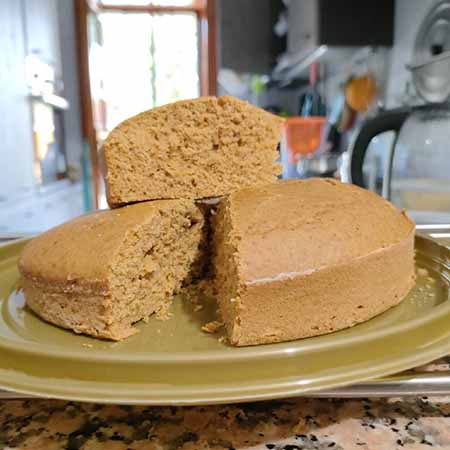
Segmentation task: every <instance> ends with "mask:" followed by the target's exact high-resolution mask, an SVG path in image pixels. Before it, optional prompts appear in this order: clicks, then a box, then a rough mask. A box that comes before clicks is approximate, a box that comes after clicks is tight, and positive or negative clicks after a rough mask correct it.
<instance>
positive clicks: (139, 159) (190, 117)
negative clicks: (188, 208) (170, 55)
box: [103, 96, 282, 207]
mask: <svg viewBox="0 0 450 450" xmlns="http://www.w3.org/2000/svg"><path fill="white" fill-rule="evenodd" d="M281 123H282V120H281V119H280V118H279V117H277V116H274V115H272V114H270V113H268V112H266V111H264V110H262V109H259V108H256V107H255V106H252V105H250V104H249V103H247V102H244V101H242V100H238V99H236V98H234V97H228V96H225V97H219V98H216V97H200V98H198V99H195V100H186V101H179V102H175V103H171V104H168V105H165V106H161V107H159V108H155V109H152V110H149V111H146V112H143V113H141V114H138V115H137V116H134V117H132V118H130V119H128V120H126V121H124V122H122V123H121V124H119V125H118V126H117V127H116V128H115V129H114V130H112V131H111V133H110V134H109V135H108V137H107V139H106V141H105V143H104V145H103V167H104V171H105V182H106V189H107V197H108V203H109V205H110V206H111V207H117V206H120V205H123V204H127V203H131V202H138V201H144V200H153V199H173V198H189V199H200V198H208V197H217V196H222V195H224V194H228V193H230V192H233V191H235V190H237V189H240V188H244V187H251V186H261V185H264V184H267V183H270V182H272V181H275V180H276V176H277V175H278V173H279V172H280V166H279V164H277V163H276V162H275V161H276V159H277V157H278V153H277V144H278V140H279V137H280V132H281Z"/></svg>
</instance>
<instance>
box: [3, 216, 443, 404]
mask: <svg viewBox="0 0 450 450" xmlns="http://www.w3.org/2000/svg"><path fill="white" fill-rule="evenodd" d="M417 230H418V231H420V232H421V233H424V234H427V235H428V236H430V237H431V238H433V239H435V240H437V241H438V242H440V243H441V245H445V246H447V247H450V224H438V225H417ZM25 237H27V238H28V237H30V236H22V235H14V234H0V246H1V245H3V244H4V243H6V242H11V240H15V239H21V238H25ZM422 395H430V396H431V395H450V355H449V356H447V357H444V358H441V359H438V360H436V361H433V362H431V363H429V364H426V365H424V366H421V367H416V368H414V369H411V370H408V371H405V372H401V373H398V374H395V375H390V376H388V377H384V378H381V379H378V380H373V381H368V382H363V383H358V384H354V385H351V386H344V387H339V388H335V389H329V390H324V391H318V392H313V393H309V394H307V396H308V397H316V398H363V397H364V398H366V397H406V396H422ZM23 398H32V396H30V395H27V394H20V393H15V392H7V391H2V390H0V400H3V399H23Z"/></svg>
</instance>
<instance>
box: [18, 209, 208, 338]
mask: <svg viewBox="0 0 450 450" xmlns="http://www.w3.org/2000/svg"><path fill="white" fill-rule="evenodd" d="M202 228H203V216H202V214H201V212H200V211H199V209H198V208H197V207H196V206H195V205H194V203H193V202H191V201H189V200H161V201H153V202H144V203H139V204H135V205H130V206H126V207H124V208H121V209H117V210H110V211H99V212H95V213H91V214H87V215H84V216H81V217H79V218H76V219H74V220H71V221H69V222H67V223H65V224H63V225H60V226H58V227H56V228H53V229H51V230H49V231H47V232H46V233H44V234H42V235H40V236H38V237H36V238H34V239H32V240H31V241H30V242H29V243H28V244H27V245H26V247H25V248H24V251H23V253H22V255H21V257H20V260H19V270H20V273H21V279H20V282H19V285H20V287H21V288H22V289H23V291H24V294H25V300H26V304H27V306H28V307H29V308H30V309H32V310H33V311H34V312H35V313H36V314H37V315H38V316H40V317H42V318H43V319H45V320H47V321H48V322H51V323H53V324H56V325H59V326H61V327H64V328H69V329H72V330H74V331H75V332H77V333H85V334H89V335H92V336H95V337H99V338H107V339H113V340H120V339H124V338H126V337H128V336H130V335H131V334H134V333H135V332H136V329H135V328H134V327H133V326H132V325H133V324H134V323H135V322H138V321H139V320H141V319H144V320H145V319H147V318H148V317H149V316H150V315H151V314H153V313H156V314H158V315H159V316H161V317H163V316H165V315H167V314H168V308H169V307H170V304H171V298H172V296H173V294H174V293H175V292H176V291H177V290H178V289H179V288H180V287H181V286H182V284H183V282H184V281H185V280H188V279H189V277H190V272H191V270H192V268H193V267H195V266H196V261H197V259H198V258H200V257H201V251H200V247H201V242H202V233H203V230H202ZM197 266H198V265H197Z"/></svg>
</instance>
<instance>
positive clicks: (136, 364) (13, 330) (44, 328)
mask: <svg viewBox="0 0 450 450" xmlns="http://www.w3.org/2000/svg"><path fill="white" fill-rule="evenodd" d="M24 243H25V241H20V242H15V243H12V244H9V245H5V246H3V247H1V248H0V387H1V388H4V389H8V390H14V391H18V392H22V393H27V394H33V395H38V396H45V397H56V398H61V399H69V400H81V401H92V402H100V403H124V404H152V405H163V404H171V405H183V404H207V403H228V402H237V401H250V400H264V399H273V398H282V397H289V396H295V395H301V394H305V393H308V392H312V391H316V390H320V389H330V388H332V387H337V386H342V385H345V384H353V383H356V382H360V381H364V380H368V379H373V378H378V377H381V376H386V375H389V374H393V373H396V372H399V371H402V370H406V369H410V368H413V367H415V366H418V365H422V364H425V363H427V362H429V361H431V360H433V359H436V358H438V357H441V356H444V355H446V354H448V353H450V327H449V326H448V324H449V323H450V301H449V280H450V251H449V250H448V249H447V248H446V247H444V246H441V245H439V244H438V243H437V242H435V241H433V240H430V239H428V238H425V237H423V236H417V237H416V265H417V283H416V286H415V287H414V288H413V290H412V291H411V292H410V294H409V295H408V296H407V297H406V298H405V299H404V300H403V301H402V303H401V304H400V305H398V306H396V307H395V308H392V309H390V310H389V311H387V312H385V313H383V314H381V315H380V316H378V317H376V318H374V319H372V320H370V321H368V322H365V323H363V324H360V325H357V326H355V327H353V328H350V329H347V330H344V331H339V332H335V333H332V334H328V335H325V336H319V337H314V338H308V339H302V340H298V341H292V342H288V343H282V344H273V345H263V346H258V347H246V348H232V347H228V346H227V345H225V344H223V343H222V342H221V341H220V340H219V338H218V337H219V336H218V335H210V334H205V333H203V332H202V331H201V330H200V328H201V325H202V324H204V323H206V322H208V321H210V320H213V319H214V314H215V309H216V308H215V305H214V304H213V303H212V302H209V303H208V302H206V304H205V306H204V308H203V309H202V310H201V311H198V312H195V311H194V310H193V306H192V305H191V303H190V302H189V301H188V300H186V299H184V300H183V299H182V298H180V297H177V298H176V299H175V302H174V306H173V315H172V317H171V318H170V319H169V320H167V321H159V320H157V319H151V320H150V321H149V322H148V323H146V324H145V323H142V324H138V325H137V326H138V327H139V328H140V331H141V332H140V333H139V334H137V335H135V336H132V337H131V338H129V339H128V340H126V341H124V342H119V343H113V342H108V341H100V340H96V339H93V338H89V337H86V336H79V335H76V334H74V333H72V332H70V331H66V330H62V329H60V328H57V327H55V326H53V325H50V324H48V323H45V322H43V321H41V320H40V319H39V318H38V317H36V316H35V315H34V314H33V313H31V312H30V311H28V310H27V309H26V308H24V299H23V296H22V294H21V293H17V292H16V291H15V288H16V283H17V279H18V273H17V269H16V263H17V257H18V254H19V253H20V251H21V249H22V247H23V245H24Z"/></svg>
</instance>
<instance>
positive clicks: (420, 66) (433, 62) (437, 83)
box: [407, 51, 450, 103]
mask: <svg viewBox="0 0 450 450" xmlns="http://www.w3.org/2000/svg"><path fill="white" fill-rule="evenodd" d="M407 68H408V69H409V70H410V71H411V73H412V75H413V81H414V86H415V87H416V90H417V92H418V94H419V95H420V96H421V97H422V98H423V99H424V100H426V101H428V102H431V103H440V102H445V101H446V100H448V99H449V97H450V51H446V52H443V53H440V54H439V55H437V56H435V57H433V58H430V59H429V60H427V61H425V62H421V63H415V64H410V65H408V66H407Z"/></svg>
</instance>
